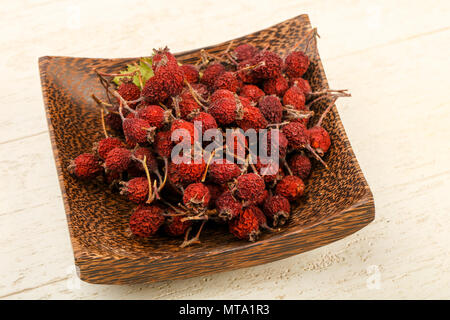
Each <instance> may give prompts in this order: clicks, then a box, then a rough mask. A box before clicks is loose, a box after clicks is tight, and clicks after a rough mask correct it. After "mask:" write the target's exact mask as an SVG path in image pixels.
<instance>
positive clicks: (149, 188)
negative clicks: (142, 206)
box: [141, 156, 153, 204]
mask: <svg viewBox="0 0 450 320" xmlns="http://www.w3.org/2000/svg"><path fill="white" fill-rule="evenodd" d="M141 163H142V166H143V167H144V171H145V175H146V176H147V181H148V199H147V201H146V203H149V204H150V203H152V201H153V192H152V189H153V188H152V179H151V178H150V172H149V171H148V167H147V156H144V160H142V162H141Z"/></svg>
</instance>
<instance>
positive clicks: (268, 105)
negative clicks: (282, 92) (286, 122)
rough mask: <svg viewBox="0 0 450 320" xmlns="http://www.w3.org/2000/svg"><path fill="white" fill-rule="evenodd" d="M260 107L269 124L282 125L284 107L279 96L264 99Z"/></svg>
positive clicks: (260, 102)
mask: <svg viewBox="0 0 450 320" xmlns="http://www.w3.org/2000/svg"><path fill="white" fill-rule="evenodd" d="M258 106H259V110H261V113H262V115H263V116H264V118H266V119H267V121H269V123H280V122H281V120H282V119H283V105H282V104H281V101H280V99H279V98H278V97H277V96H264V97H262V98H261V100H259V103H258Z"/></svg>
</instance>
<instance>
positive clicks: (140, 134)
mask: <svg viewBox="0 0 450 320" xmlns="http://www.w3.org/2000/svg"><path fill="white" fill-rule="evenodd" d="M150 129H151V125H150V123H148V121H147V120H144V119H139V118H128V117H127V118H125V119H124V120H123V134H124V135H125V138H126V139H127V141H130V142H132V143H133V142H134V143H145V142H147V141H153V131H151V130H150Z"/></svg>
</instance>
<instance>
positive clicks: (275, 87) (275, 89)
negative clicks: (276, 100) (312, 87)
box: [263, 76, 289, 97]
mask: <svg viewBox="0 0 450 320" xmlns="http://www.w3.org/2000/svg"><path fill="white" fill-rule="evenodd" d="M263 89H264V92H265V93H266V94H267V95H270V94H275V95H277V96H280V97H282V96H283V95H284V93H285V92H286V90H287V89H289V84H288V81H287V80H286V78H285V77H283V76H278V77H276V78H272V79H267V80H266V81H264V84H263Z"/></svg>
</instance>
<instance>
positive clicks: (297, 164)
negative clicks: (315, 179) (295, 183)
mask: <svg viewBox="0 0 450 320" xmlns="http://www.w3.org/2000/svg"><path fill="white" fill-rule="evenodd" d="M289 167H290V168H291V170H292V173H293V174H294V175H296V176H297V177H300V178H301V179H302V180H305V179H306V178H307V177H308V176H309V174H310V172H311V160H309V158H308V157H307V156H304V155H302V154H296V155H294V156H292V158H291V159H290V160H289Z"/></svg>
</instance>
